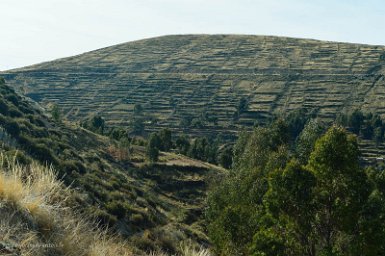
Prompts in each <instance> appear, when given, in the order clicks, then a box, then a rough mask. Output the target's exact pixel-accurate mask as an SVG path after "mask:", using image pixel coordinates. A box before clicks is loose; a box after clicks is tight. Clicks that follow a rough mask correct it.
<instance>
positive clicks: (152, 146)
mask: <svg viewBox="0 0 385 256" xmlns="http://www.w3.org/2000/svg"><path fill="white" fill-rule="evenodd" d="M159 145H160V138H159V136H158V134H157V133H152V134H151V135H150V137H149V139H148V142H147V147H146V156H147V158H148V160H149V161H150V162H151V163H153V162H156V161H158V157H159Z"/></svg>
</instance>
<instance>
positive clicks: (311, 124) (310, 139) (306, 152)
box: [295, 119, 323, 164]
mask: <svg viewBox="0 0 385 256" xmlns="http://www.w3.org/2000/svg"><path fill="white" fill-rule="evenodd" d="M322 132H323V128H322V127H321V125H320V124H319V123H318V122H317V120H315V119H310V120H309V121H308V122H307V124H306V125H305V127H304V129H303V130H302V132H301V133H300V135H299V136H298V138H297V141H296V145H295V153H296V157H297V158H298V159H299V161H300V162H301V163H302V164H306V163H307V161H308V160H309V157H310V154H311V152H312V151H313V149H314V145H315V142H316V141H317V139H318V138H319V137H320V136H321V134H322Z"/></svg>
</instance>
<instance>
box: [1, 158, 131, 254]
mask: <svg viewBox="0 0 385 256" xmlns="http://www.w3.org/2000/svg"><path fill="white" fill-rule="evenodd" d="M70 196H71V193H70V191H69V189H68V188H66V187H65V186H64V185H63V184H62V183H61V182H59V181H58V180H57V179H56V175H55V172H54V170H53V169H52V168H49V167H43V166H41V165H39V164H37V163H33V164H31V165H29V166H21V165H19V164H17V163H16V162H15V161H14V160H9V159H7V158H5V157H4V156H3V155H1V157H0V215H1V217H2V218H1V222H0V246H1V248H2V252H5V253H9V254H17V255H34V256H38V255H66V256H71V255H84V256H97V255H111V256H112V255H113V256H115V255H132V253H131V250H130V247H129V246H128V245H127V244H125V243H124V242H122V241H121V240H120V239H119V238H118V237H113V236H110V235H108V233H107V231H105V230H104V231H100V230H98V229H97V228H96V226H97V225H96V224H93V223H92V222H90V221H87V220H85V219H86V218H84V216H80V215H77V214H75V213H74V211H73V210H72V209H71V208H69V207H64V203H65V202H66V201H67V199H68V198H69V197H70Z"/></svg>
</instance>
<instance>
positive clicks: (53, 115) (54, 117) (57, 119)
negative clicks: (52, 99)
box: [51, 104, 61, 122]
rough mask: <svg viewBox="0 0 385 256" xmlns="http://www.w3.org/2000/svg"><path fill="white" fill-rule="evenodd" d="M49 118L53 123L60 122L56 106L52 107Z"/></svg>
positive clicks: (58, 110) (59, 112)
mask: <svg viewBox="0 0 385 256" xmlns="http://www.w3.org/2000/svg"><path fill="white" fill-rule="evenodd" d="M51 116H52V118H53V120H55V122H60V121H61V111H60V108H59V106H58V105H56V104H55V105H53V107H52V109H51Z"/></svg>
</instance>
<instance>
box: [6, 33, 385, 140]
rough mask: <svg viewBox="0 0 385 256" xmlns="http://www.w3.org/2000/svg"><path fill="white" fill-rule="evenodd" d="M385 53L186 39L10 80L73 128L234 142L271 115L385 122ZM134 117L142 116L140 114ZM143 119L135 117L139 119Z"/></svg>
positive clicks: (129, 47)
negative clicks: (97, 117)
mask: <svg viewBox="0 0 385 256" xmlns="http://www.w3.org/2000/svg"><path fill="white" fill-rule="evenodd" d="M384 74H385V47H384V46H371V45H358V44H348V43H335V42H323V41H316V40H307V39H293V38H284V37H269V36H241V35H212V36H211V35H181V36H164V37H158V38H151V39H145V40H140V41H134V42H129V43H125V44H120V45H115V46H111V47H107V48H103V49H100V50H96V51H92V52H88V53H84V54H81V55H77V56H74V57H69V58H64V59H59V60H55V61H51V62H46V63H42V64H38V65H33V66H30V67H26V68H21V69H16V70H11V71H7V72H4V74H3V76H4V77H5V78H6V80H7V81H8V83H9V84H10V85H11V86H12V87H14V88H17V89H18V90H19V91H20V92H22V93H24V94H25V95H28V96H30V97H31V98H33V99H34V100H37V101H38V102H40V103H43V104H48V103H52V102H55V103H57V104H58V105H59V106H60V108H61V109H62V110H63V111H64V112H65V113H66V115H67V117H68V118H69V119H71V120H83V119H85V118H86V117H89V116H90V115H92V114H94V113H95V112H97V113H100V114H101V115H102V116H104V117H105V118H106V120H107V123H108V124H109V125H112V126H115V125H116V126H123V127H126V126H130V125H133V123H135V122H134V121H135V120H134V119H135V113H136V112H135V111H134V108H135V106H138V105H140V109H141V113H139V114H140V120H141V121H142V122H143V124H144V126H145V129H146V130H147V131H150V130H154V129H160V128H162V127H168V128H170V129H174V130H177V131H184V132H187V133H188V134H195V135H197V134H200V135H201V134H206V135H207V134H214V133H215V134H217V133H224V134H227V135H229V136H230V135H232V134H233V133H236V132H237V131H239V130H240V127H241V126H251V125H253V124H254V123H255V122H265V121H266V119H268V118H269V117H271V116H272V115H273V114H274V113H282V112H287V111H290V110H293V109H298V108H301V107H302V108H306V109H309V110H312V111H316V112H317V113H318V114H319V116H320V117H321V118H324V119H334V118H335V115H336V113H339V112H341V111H344V110H349V109H353V108H358V109H362V110H363V111H370V112H373V113H378V114H380V115H382V116H384V115H385V105H384V102H385V101H384V96H385V91H384V88H385V86H384V83H385V80H384ZM136 114H138V113H136ZM137 119H139V118H136V120H137Z"/></svg>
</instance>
